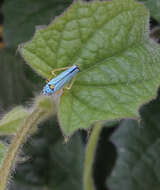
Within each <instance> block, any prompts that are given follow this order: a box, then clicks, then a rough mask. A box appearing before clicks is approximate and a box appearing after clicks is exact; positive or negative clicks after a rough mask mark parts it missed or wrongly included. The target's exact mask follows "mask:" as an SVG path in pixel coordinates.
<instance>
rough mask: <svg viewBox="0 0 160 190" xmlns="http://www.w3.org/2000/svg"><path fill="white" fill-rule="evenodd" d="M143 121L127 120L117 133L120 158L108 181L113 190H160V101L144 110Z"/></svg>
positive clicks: (116, 143) (115, 136)
mask: <svg viewBox="0 0 160 190" xmlns="http://www.w3.org/2000/svg"><path fill="white" fill-rule="evenodd" d="M142 119H143V120H142V122H140V123H139V122H137V121H135V120H126V121H124V122H123V123H122V124H121V125H120V127H119V129H118V130H117V131H116V132H115V133H114V134H113V136H112V138H111V139H112V141H113V142H114V144H115V145H116V148H117V151H118V159H117V162H116V166H115V168H114V170H113V172H112V175H111V177H110V179H109V181H108V184H109V186H110V189H111V190H119V189H127V190H135V189H136V190H150V189H153V190H158V189H160V183H159V181H160V170H159V168H160V161H159V157H160V125H159V122H160V101H159V99H158V100H157V101H153V102H152V103H150V104H149V105H147V106H146V108H143V112H142Z"/></svg>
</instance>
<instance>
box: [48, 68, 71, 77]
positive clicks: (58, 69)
mask: <svg viewBox="0 0 160 190" xmlns="http://www.w3.org/2000/svg"><path fill="white" fill-rule="evenodd" d="M69 68H70V66H69V67H61V68H57V69H54V70H52V71H51V74H52V75H53V76H56V74H55V72H57V71H63V70H66V69H69Z"/></svg>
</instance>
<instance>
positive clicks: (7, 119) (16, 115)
mask: <svg viewBox="0 0 160 190" xmlns="http://www.w3.org/2000/svg"><path fill="white" fill-rule="evenodd" d="M28 115H29V113H28V112H27V110H25V109H24V108H23V107H22V106H17V107H15V108H13V109H12V110H11V111H10V112H8V113H7V114H5V115H4V117H3V118H2V120H1V121H0V134H5V135H6V134H13V133H16V132H17V129H18V128H19V127H20V126H21V125H22V123H23V122H24V120H25V118H26V117H27V116H28Z"/></svg>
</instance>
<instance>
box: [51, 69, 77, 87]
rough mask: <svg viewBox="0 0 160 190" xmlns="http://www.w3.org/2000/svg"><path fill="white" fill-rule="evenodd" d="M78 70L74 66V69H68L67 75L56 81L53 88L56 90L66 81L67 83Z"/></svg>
mask: <svg viewBox="0 0 160 190" xmlns="http://www.w3.org/2000/svg"><path fill="white" fill-rule="evenodd" d="M78 71H79V69H78V68H74V70H73V69H72V71H70V72H69V73H68V74H67V75H65V77H64V78H63V79H62V80H60V81H59V82H57V83H56V85H55V89H54V90H55V91H57V90H59V89H61V88H62V87H63V86H64V85H65V84H66V83H68V82H69V81H70V80H71V79H72V78H73V77H74V76H75V74H76V73H77V72H78Z"/></svg>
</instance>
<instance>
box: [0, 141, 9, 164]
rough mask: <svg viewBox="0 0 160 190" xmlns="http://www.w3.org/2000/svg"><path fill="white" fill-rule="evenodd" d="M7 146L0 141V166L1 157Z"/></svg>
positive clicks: (3, 156)
mask: <svg viewBox="0 0 160 190" xmlns="http://www.w3.org/2000/svg"><path fill="white" fill-rule="evenodd" d="M7 150H8V148H7V146H5V145H4V144H3V143H1V142H0V166H1V164H2V162H3V159H4V158H5V155H6V152H7Z"/></svg>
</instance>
